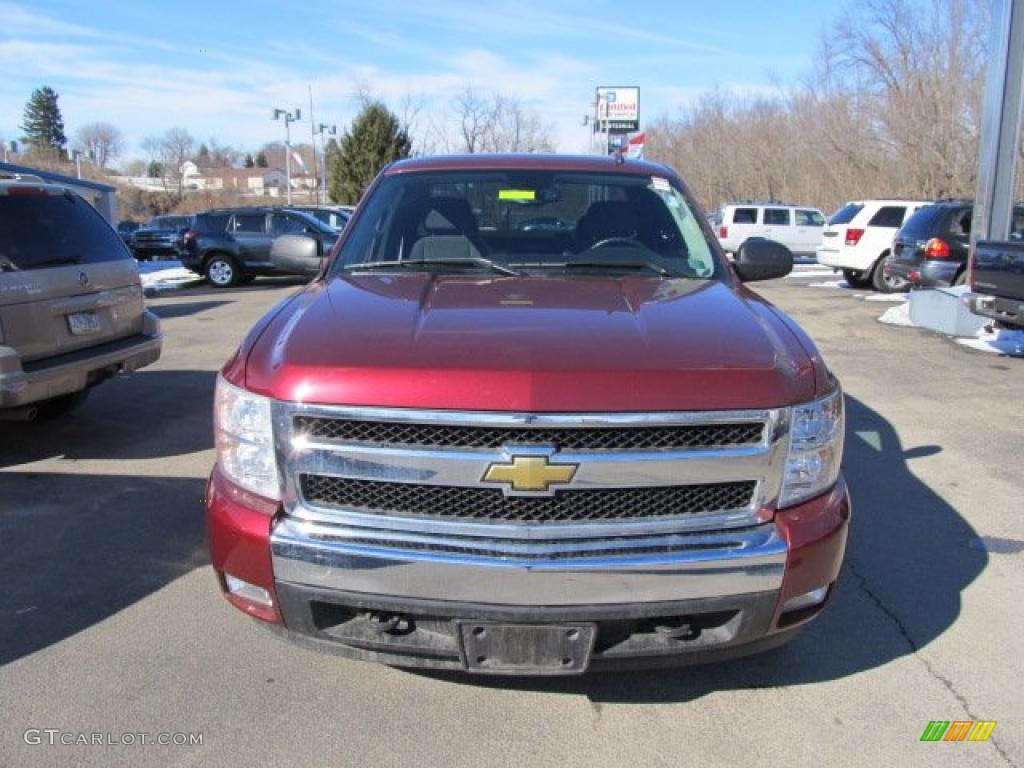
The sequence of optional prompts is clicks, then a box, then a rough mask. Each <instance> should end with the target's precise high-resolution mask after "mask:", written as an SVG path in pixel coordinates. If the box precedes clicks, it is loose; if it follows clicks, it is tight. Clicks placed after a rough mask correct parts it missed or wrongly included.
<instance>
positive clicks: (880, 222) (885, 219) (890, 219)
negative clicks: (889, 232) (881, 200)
mask: <svg viewBox="0 0 1024 768" xmlns="http://www.w3.org/2000/svg"><path fill="white" fill-rule="evenodd" d="M906 215H907V208H906V206H903V205H885V206H882V207H881V208H879V209H878V212H877V213H876V214H875V215H874V216H872V217H871V221H869V222H868V226H869V227H890V228H892V229H898V228H899V227H900V226H901V225H902V224H903V217H904V216H906Z"/></svg>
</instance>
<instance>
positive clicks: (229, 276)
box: [206, 255, 242, 288]
mask: <svg viewBox="0 0 1024 768" xmlns="http://www.w3.org/2000/svg"><path fill="white" fill-rule="evenodd" d="M206 279H207V280H209V281H210V284H211V285H213V287H214V288H230V287H231V286H233V285H238V281H239V280H241V279H242V273H241V272H240V271H239V269H238V267H237V266H236V265H235V262H234V260H233V259H232V258H231V257H230V256H221V255H217V256H211V257H210V260H209V261H207V262H206Z"/></svg>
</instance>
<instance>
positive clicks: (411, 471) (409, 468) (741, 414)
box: [274, 402, 788, 562]
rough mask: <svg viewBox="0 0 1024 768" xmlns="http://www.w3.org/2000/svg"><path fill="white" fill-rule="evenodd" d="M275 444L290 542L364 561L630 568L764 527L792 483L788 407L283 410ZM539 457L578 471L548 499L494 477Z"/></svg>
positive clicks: (277, 417)
mask: <svg viewBox="0 0 1024 768" xmlns="http://www.w3.org/2000/svg"><path fill="white" fill-rule="evenodd" d="M274 433H275V441H276V449H277V456H278V461H279V463H280V466H281V467H282V470H283V479H284V493H283V500H284V511H285V515H286V517H287V518H288V519H290V520H291V521H292V522H293V523H294V525H293V526H291V527H290V528H289V530H292V531H293V535H292V538H294V537H295V536H298V537H299V538H300V539H301V537H302V536H303V535H305V533H304V532H306V531H313V530H321V529H323V530H330V531H331V532H332V537H335V538H337V542H336V543H335V544H332V546H337V547H340V548H341V549H342V550H344V549H345V548H351V551H353V552H357V551H359V548H360V547H364V548H365V547H371V548H374V549H381V548H383V549H388V550H391V551H393V552H396V553H398V552H406V553H408V552H416V553H419V554H418V555H417V556H420V555H422V554H424V553H431V552H433V553H436V554H437V555H438V556H439V557H440V556H460V553H461V555H462V556H471V557H474V558H478V557H485V558H486V557H490V558H494V559H497V560H502V561H504V560H506V559H507V558H509V557H513V558H520V559H523V560H524V562H525V561H526V560H530V559H531V558H533V557H535V556H536V557H537V558H543V557H552V558H567V559H573V558H576V559H577V560H578V561H582V560H585V559H586V558H588V557H590V555H588V551H592V550H593V549H594V547H595V546H596V547H597V549H598V550H600V551H601V552H612V551H614V552H620V553H621V556H622V557H626V556H627V553H628V552H630V551H632V550H633V549H636V548H641V549H643V548H646V547H651V546H653V547H655V548H657V547H663V546H667V547H670V548H671V547H684V546H685V547H689V546H690V545H691V543H692V541H691V540H690V539H687V542H691V543H686V544H684V543H683V542H682V541H676V540H675V539H673V538H672V537H677V536H691V535H700V536H708V535H725V534H726V533H727V532H729V531H742V530H751V529H753V528H754V527H757V526H759V525H760V524H761V523H763V522H764V516H763V515H762V510H763V509H764V508H766V507H767V508H771V506H772V505H773V504H774V503H775V500H776V499H777V497H778V493H779V489H780V486H781V478H782V468H783V465H784V463H785V456H786V447H787V440H788V411H786V410H785V409H778V410H773V409H765V410H748V411H715V412H674V413H673V412H667V413H609V414H602V413H578V414H555V413H502V412H472V411H471V412H456V411H421V410H412V409H400V408H358V407H344V406H321V405H302V404H296V403H287V402H278V403H275V404H274ZM527 455H528V456H543V457H545V461H549V462H550V463H551V465H563V464H572V465H575V467H576V470H575V473H574V475H573V476H572V478H571V480H570V481H568V482H566V483H564V484H561V483H556V484H555V485H554V486H553V487H552V488H551V489H549V491H547V492H534V491H529V492H522V491H519V490H517V489H516V488H515V486H514V483H513V484H510V483H507V482H505V483H503V482H502V481H487V480H485V479H484V478H485V477H486V476H487V475H488V473H489V472H490V470H491V468H492V467H493V466H494V465H501V466H507V465H508V464H509V462H510V461H512V463H513V464H514V461H513V460H514V459H515V458H520V457H522V456H527ZM282 535H283V534H282ZM651 537H656V538H657V539H658V540H657V541H656V542H655V541H652V540H651ZM666 537H667V538H666ZM289 540H290V541H291V539H289ZM332 540H333V539H332ZM297 541H298V539H296V540H295V541H291V543H290V544H289V546H292V545H297V544H296V542H297ZM498 542H503V544H501V545H500V546H499V544H498ZM598 542H600V544H598ZM652 551H653V550H652ZM446 553H447V554H446Z"/></svg>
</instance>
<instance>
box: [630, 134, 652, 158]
mask: <svg viewBox="0 0 1024 768" xmlns="http://www.w3.org/2000/svg"><path fill="white" fill-rule="evenodd" d="M646 138H647V134H646V133H638V134H635V135H634V136H630V137H629V144H628V145H627V147H626V157H628V158H630V159H631V160H643V159H644V140H645V139H646Z"/></svg>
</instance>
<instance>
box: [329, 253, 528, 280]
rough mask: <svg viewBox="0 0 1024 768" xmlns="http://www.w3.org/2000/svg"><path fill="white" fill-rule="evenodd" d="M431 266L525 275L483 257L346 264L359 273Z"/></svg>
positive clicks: (346, 267) (346, 268)
mask: <svg viewBox="0 0 1024 768" xmlns="http://www.w3.org/2000/svg"><path fill="white" fill-rule="evenodd" d="M431 264H437V265H440V266H449V265H453V266H460V265H462V266H465V265H470V266H475V267H486V268H487V269H489V270H491V271H492V272H497V273H498V274H501V275H512V276H516V277H522V275H523V273H522V272H520V271H519V270H518V269H512V267H506V266H505V265H504V264H499V263H498V262H496V261H491V260H490V259H485V258H484V257H483V256H470V257H467V258H451V259H400V260H394V261H367V262H363V263H361V264H346V265H345V270H346V271H357V270H372V269H393V268H394V267H419V266H423V265H427V266H430V265H431Z"/></svg>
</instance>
